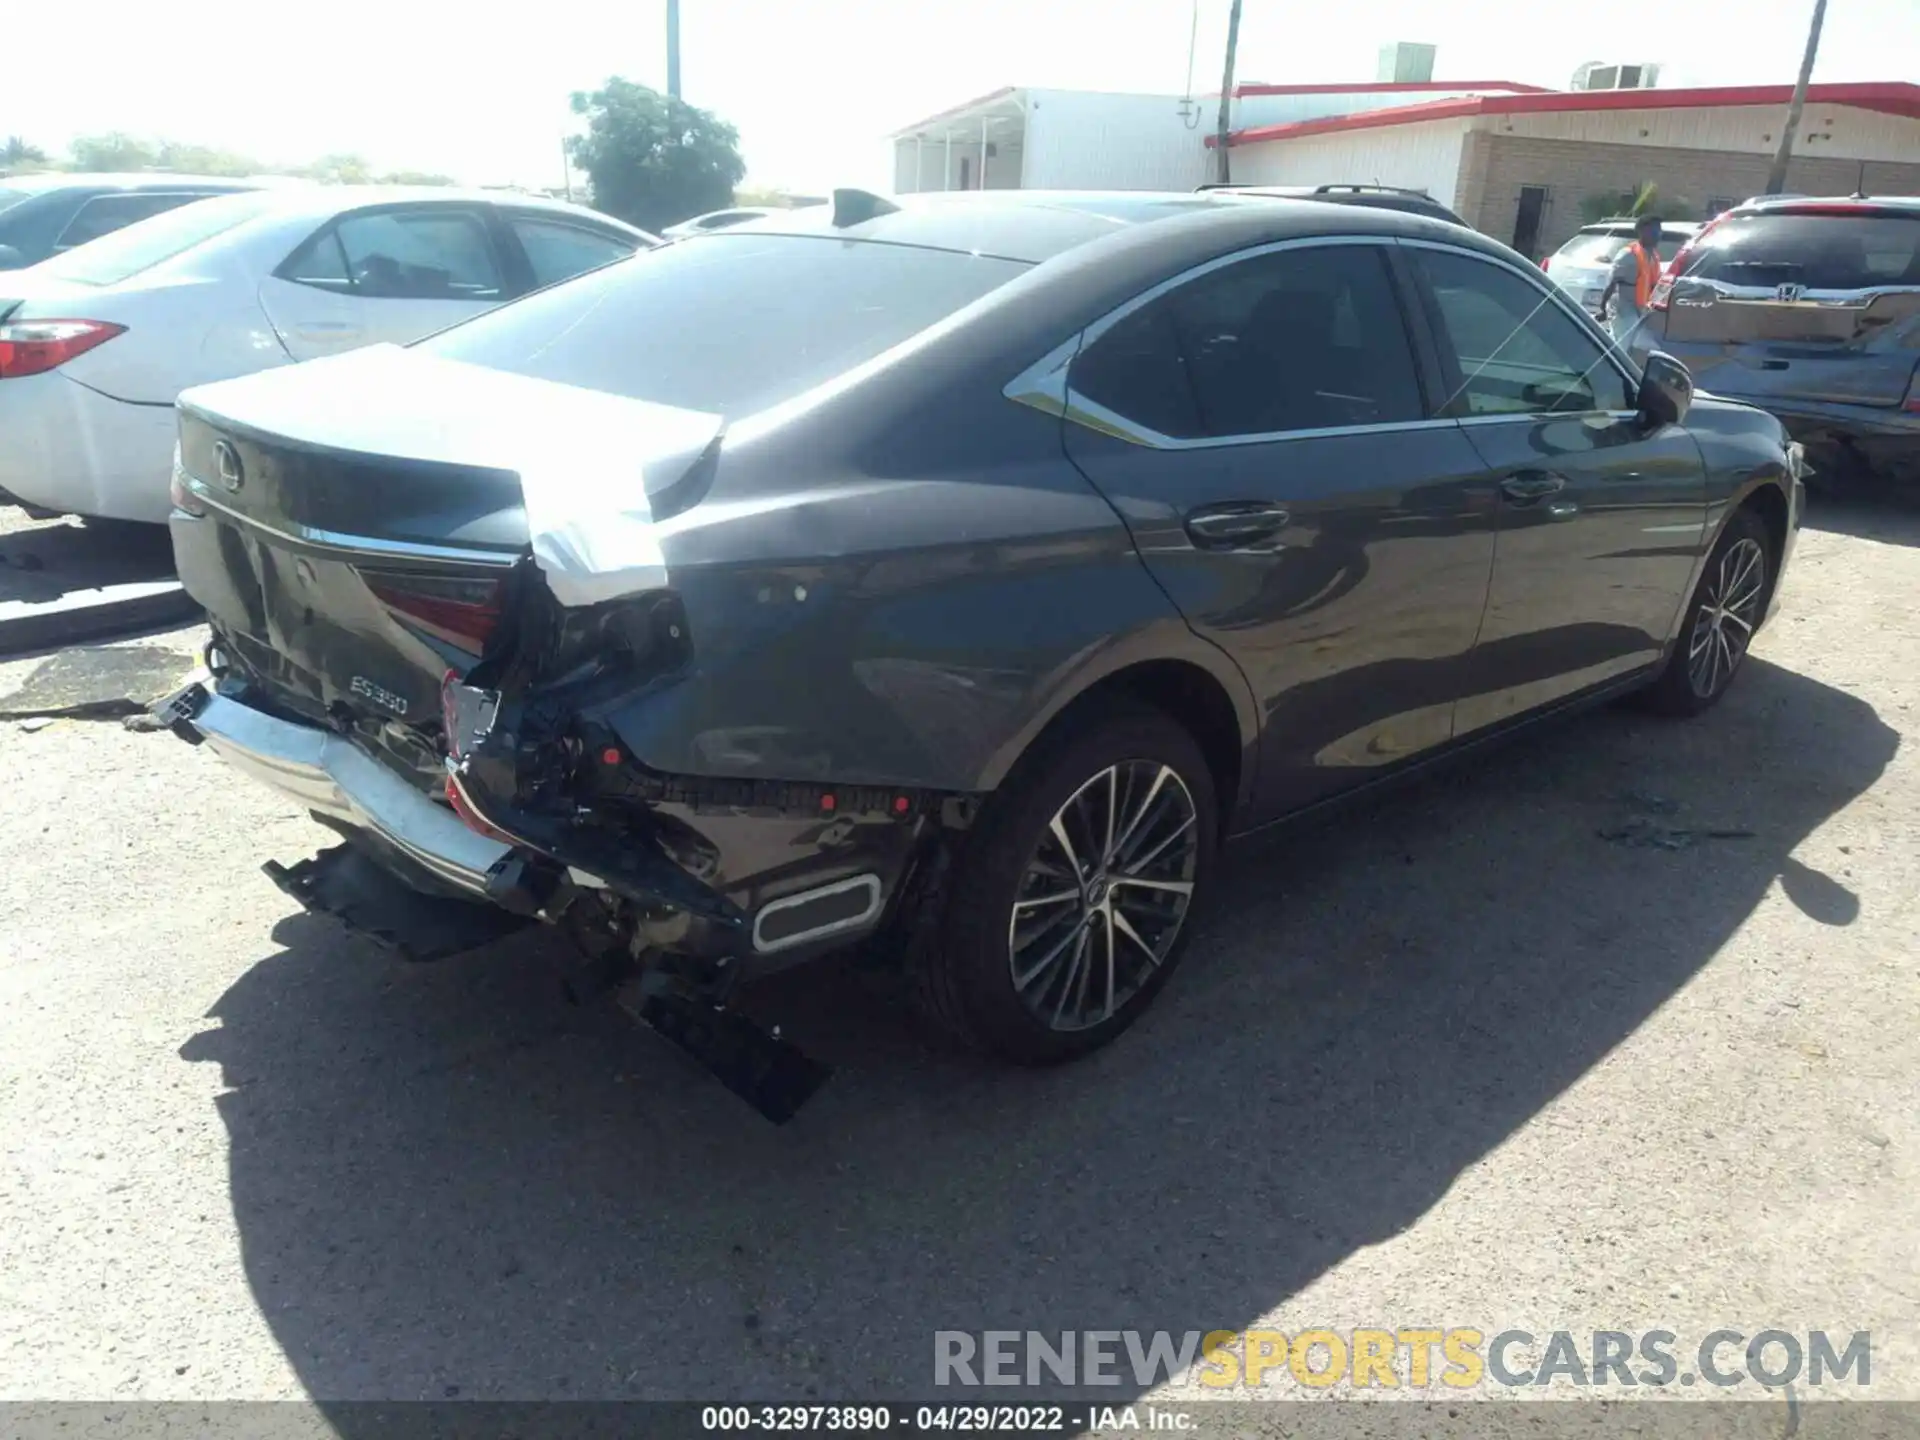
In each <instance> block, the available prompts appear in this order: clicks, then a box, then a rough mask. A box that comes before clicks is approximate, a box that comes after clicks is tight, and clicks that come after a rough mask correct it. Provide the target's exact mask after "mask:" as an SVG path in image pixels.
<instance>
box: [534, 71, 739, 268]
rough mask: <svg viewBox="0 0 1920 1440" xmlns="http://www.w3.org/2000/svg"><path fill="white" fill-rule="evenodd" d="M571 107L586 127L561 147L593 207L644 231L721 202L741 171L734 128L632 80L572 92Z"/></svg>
mask: <svg viewBox="0 0 1920 1440" xmlns="http://www.w3.org/2000/svg"><path fill="white" fill-rule="evenodd" d="M573 113H574V114H576V115H581V116H584V117H586V121H587V133H586V134H584V135H576V136H574V137H572V138H571V139H570V140H568V142H567V150H568V153H569V154H570V155H572V157H573V162H574V164H576V165H578V166H579V167H580V168H581V169H582V170H584V171H585V172H586V173H587V177H588V179H589V180H591V181H592V182H593V203H594V206H595V207H596V208H597V209H599V210H602V211H604V212H605V213H606V214H608V215H613V216H616V217H618V218H619V219H622V220H625V221H627V222H628V223H629V224H633V225H638V226H640V227H641V228H642V229H645V230H660V229H663V228H665V227H666V226H668V225H673V224H676V223H678V222H679V221H681V220H685V219H688V218H689V217H691V216H694V215H699V214H702V213H704V212H706V211H708V210H721V209H724V208H726V207H727V206H728V205H730V204H732V203H733V187H734V186H735V185H737V184H739V183H740V177H741V176H743V175H745V174H746V173H747V166H746V162H745V161H743V160H742V159H741V158H740V133H739V132H738V131H737V130H735V129H734V128H733V126H731V125H729V124H727V122H726V121H724V120H722V119H720V118H719V117H718V116H715V115H713V114H711V113H709V112H708V111H705V110H701V109H698V108H696V107H695V106H692V105H689V104H687V103H686V102H685V101H683V100H676V99H673V98H671V97H669V96H666V95H662V94H661V93H660V92H659V91H657V90H649V89H648V88H647V87H646V86H645V85H636V84H634V83H633V82H632V81H631V80H622V79H619V78H618V77H615V78H613V79H610V80H608V81H607V83H606V85H605V87H604V88H602V89H599V90H595V91H592V92H591V93H589V92H587V91H575V92H574V96H573Z"/></svg>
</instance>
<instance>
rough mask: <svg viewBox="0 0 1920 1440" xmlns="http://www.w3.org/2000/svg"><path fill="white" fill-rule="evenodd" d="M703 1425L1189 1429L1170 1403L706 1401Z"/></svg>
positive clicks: (760, 1429)
mask: <svg viewBox="0 0 1920 1440" xmlns="http://www.w3.org/2000/svg"><path fill="white" fill-rule="evenodd" d="M700 1428H701V1429H702V1430H705V1431H712V1432H718V1433H729V1432H731V1433H737V1434H748V1433H766V1432H780V1431H789V1432H790V1431H822V1432H828V1433H831V1432H835V1431H839V1432H842V1433H845V1432H861V1433H877V1432H886V1431H890V1430H896V1431H900V1432H902V1433H909V1432H912V1433H928V1434H944V1433H954V1434H963V1435H1049V1434H1054V1435H1078V1434H1084V1433H1087V1432H1093V1433H1096V1434H1098V1433H1117V1432H1121V1431H1128V1430H1157V1431H1164V1432H1184V1431H1190V1430H1192V1429H1194V1428H1195V1426H1194V1421H1193V1418H1192V1416H1191V1415H1189V1414H1188V1413H1187V1412H1186V1411H1185V1410H1182V1409H1178V1408H1175V1407H1171V1406H1165V1405H1151V1404H1144V1403H1143V1404H1135V1405H1050V1404H1047V1405H965V1404H961V1405H914V1406H907V1405H707V1406H703V1407H701V1411H700Z"/></svg>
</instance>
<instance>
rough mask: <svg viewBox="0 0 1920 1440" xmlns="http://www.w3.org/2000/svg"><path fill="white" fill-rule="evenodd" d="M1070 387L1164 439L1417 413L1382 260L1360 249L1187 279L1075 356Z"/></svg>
mask: <svg viewBox="0 0 1920 1440" xmlns="http://www.w3.org/2000/svg"><path fill="white" fill-rule="evenodd" d="M1072 384H1073V390H1074V394H1075V395H1076V396H1077V397H1079V398H1081V399H1082V400H1091V401H1092V402H1093V403H1094V404H1096V405H1099V406H1101V407H1103V408H1104V409H1106V410H1108V411H1110V412H1112V413H1113V414H1115V415H1117V416H1119V417H1121V418H1122V419H1125V420H1128V421H1131V422H1133V423H1134V424H1136V425H1140V426H1143V427H1145V428H1146V429H1147V430H1150V431H1152V432H1154V433H1155V434H1157V435H1161V436H1165V437H1167V438H1169V439H1175V440H1200V439H1221V438H1231V437H1244V436H1253V435H1273V434H1280V433H1283V432H1287V431H1299V430H1330V429H1341V428H1345V427H1349V426H1360V425H1382V424H1393V423H1396V422H1400V421H1409V420H1419V419H1421V418H1423V417H1424V415H1425V407H1424V404H1423V401H1422V397H1421V393H1420V383H1419V380H1418V378H1417V374H1416V370H1415V363H1414V358H1413V350H1412V347H1411V345H1410V344H1409V342H1408V339H1407V334H1406V330H1405V327H1404V324H1403V322H1402V319H1401V315H1400V306H1399V302H1398V300H1397V299H1396V297H1395V294H1394V290H1393V283H1392V278H1391V276H1390V275H1389V273H1388V270H1387V264H1386V257H1385V255H1384V254H1383V253H1382V252H1381V251H1380V249H1379V248H1378V247H1377V246H1372V245H1332V246H1324V247H1318V248H1312V249H1298V250H1279V251H1273V252H1271V253H1268V254H1265V255H1256V256H1252V257H1250V258H1248V259H1245V260H1240V261H1236V262H1234V263H1233V264H1230V265H1226V266H1222V267H1220V268H1219V269H1216V270H1211V271H1208V272H1206V273H1205V274H1202V275H1200V276H1197V277H1196V278H1195V279H1193V280H1190V281H1188V282H1187V283H1185V284H1183V285H1180V286H1178V287H1177V288H1175V289H1173V290H1171V291H1169V292H1167V293H1166V294H1165V295H1162V296H1159V297H1157V298H1156V299H1154V300H1150V301H1148V302H1147V303H1146V304H1145V305H1143V306H1141V307H1140V308H1139V309H1138V310H1135V311H1133V312H1132V313H1131V314H1129V315H1127V316H1125V317H1123V318H1122V319H1121V320H1120V321H1119V322H1117V323H1116V324H1115V325H1113V326H1112V327H1111V328H1110V329H1108V330H1107V331H1106V332H1105V333H1104V334H1102V335H1101V336H1100V337H1099V338H1098V339H1097V340H1095V341H1094V342H1093V343H1092V344H1091V345H1090V346H1088V348H1087V350H1086V351H1085V352H1084V353H1083V354H1082V355H1081V356H1080V357H1079V358H1078V359H1076V360H1075V361H1074V363H1073V371H1072Z"/></svg>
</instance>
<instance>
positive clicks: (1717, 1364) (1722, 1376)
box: [933, 1326, 1873, 1391]
mask: <svg viewBox="0 0 1920 1440" xmlns="http://www.w3.org/2000/svg"><path fill="white" fill-rule="evenodd" d="M1872 1380H1873V1338H1872V1335H1871V1334H1870V1333H1869V1332H1867V1331H1865V1330H1855V1331H1851V1332H1845V1333H1843V1332H1838V1331H1835V1332H1828V1331H1825V1330H1809V1331H1806V1332H1804V1333H1796V1332H1793V1331H1788V1330H1779V1329H1761V1330H1755V1331H1751V1332H1749V1331H1745V1330H1736V1329H1723V1330H1713V1331H1709V1332H1708V1333H1707V1334H1705V1335H1703V1336H1701V1337H1700V1338H1699V1339H1698V1340H1693V1341H1685V1340H1682V1338H1681V1337H1680V1336H1678V1335H1676V1334H1675V1333H1674V1332H1673V1331H1671V1330H1645V1331H1638V1332H1635V1331H1627V1330H1592V1331H1581V1332H1576V1331H1569V1330H1554V1331H1550V1332H1547V1333H1543V1334H1535V1333H1533V1332H1531V1331H1527V1330H1499V1331H1495V1332H1492V1333H1491V1334H1490V1333H1488V1332H1487V1331H1485V1330H1477V1329H1472V1328H1470V1327H1465V1326H1459V1327H1454V1328H1450V1329H1444V1330H1443V1329H1438V1328H1426V1327H1412V1328H1407V1327H1403V1328H1397V1329H1384V1328H1382V1329H1367V1328H1357V1329H1352V1330H1300V1331H1295V1332H1293V1333H1291V1334H1288V1333H1286V1332H1283V1331H1279V1330H1247V1331H1245V1332H1242V1331H1237V1330H1211V1331H1204V1332H1203V1331H1199V1330H1188V1331H1185V1332H1174V1331H1167V1330H1154V1331H1142V1330H1062V1331H1054V1332H1051V1333H1048V1332H1043V1331H1038V1330H979V1331H973V1330H937V1331H935V1332H934V1337H933V1383H934V1384H935V1385H941V1386H1003V1385H1005V1386H1011V1385H1035V1386H1038V1385H1069V1386H1082V1385H1091V1386H1101V1385H1116V1386H1117V1385H1129V1386H1132V1387H1134V1388H1136V1389H1140V1390H1145V1389H1148V1388H1150V1387H1152V1386H1155V1385H1164V1384H1170V1383H1177V1384H1186V1383H1192V1384H1197V1385H1200V1386H1202V1387H1205V1388H1207V1389H1212V1390H1222V1391H1227V1390H1235V1389H1272V1388H1280V1387H1288V1386H1300V1387H1304V1388H1306V1389H1309V1390H1325V1389H1330V1388H1332V1387H1333V1386H1336V1385H1345V1386H1348V1387H1351V1388H1353V1389H1356V1390H1370V1389H1385V1390H1393V1389H1398V1388H1400V1387H1401V1386H1407V1387H1409V1388H1411V1389H1416V1390H1421V1389H1426V1388H1427V1387H1429V1386H1432V1385H1439V1386H1445V1387H1447V1388H1448V1389H1452V1390H1469V1389H1473V1388H1475V1387H1478V1386H1484V1385H1489V1384H1491V1385H1499V1386H1506V1387H1518V1386H1536V1387H1537V1386H1572V1387H1580V1388H1590V1387H1596V1386H1605V1387H1623V1388H1630V1389H1638V1388H1641V1387H1651V1388H1655V1389H1658V1388H1662V1387H1667V1386H1682V1387H1685V1386H1695V1385H1706V1386H1712V1387H1716V1388H1720V1389H1730V1388H1733V1387H1735V1386H1741V1385H1759V1386H1763V1387H1766V1388H1768V1389H1776V1388H1779V1387H1781V1386H1785V1385H1805V1386H1828V1385H1849V1386H1866V1385H1869V1384H1871V1383H1872Z"/></svg>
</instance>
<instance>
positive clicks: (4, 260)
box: [0, 245, 27, 270]
mask: <svg viewBox="0 0 1920 1440" xmlns="http://www.w3.org/2000/svg"><path fill="white" fill-rule="evenodd" d="M26 263H27V257H26V256H24V255H22V254H21V253H20V252H19V251H18V250H16V249H14V248H13V246H11V245H0V270H18V269H20V267H21V266H23V265H25V264H26Z"/></svg>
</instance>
